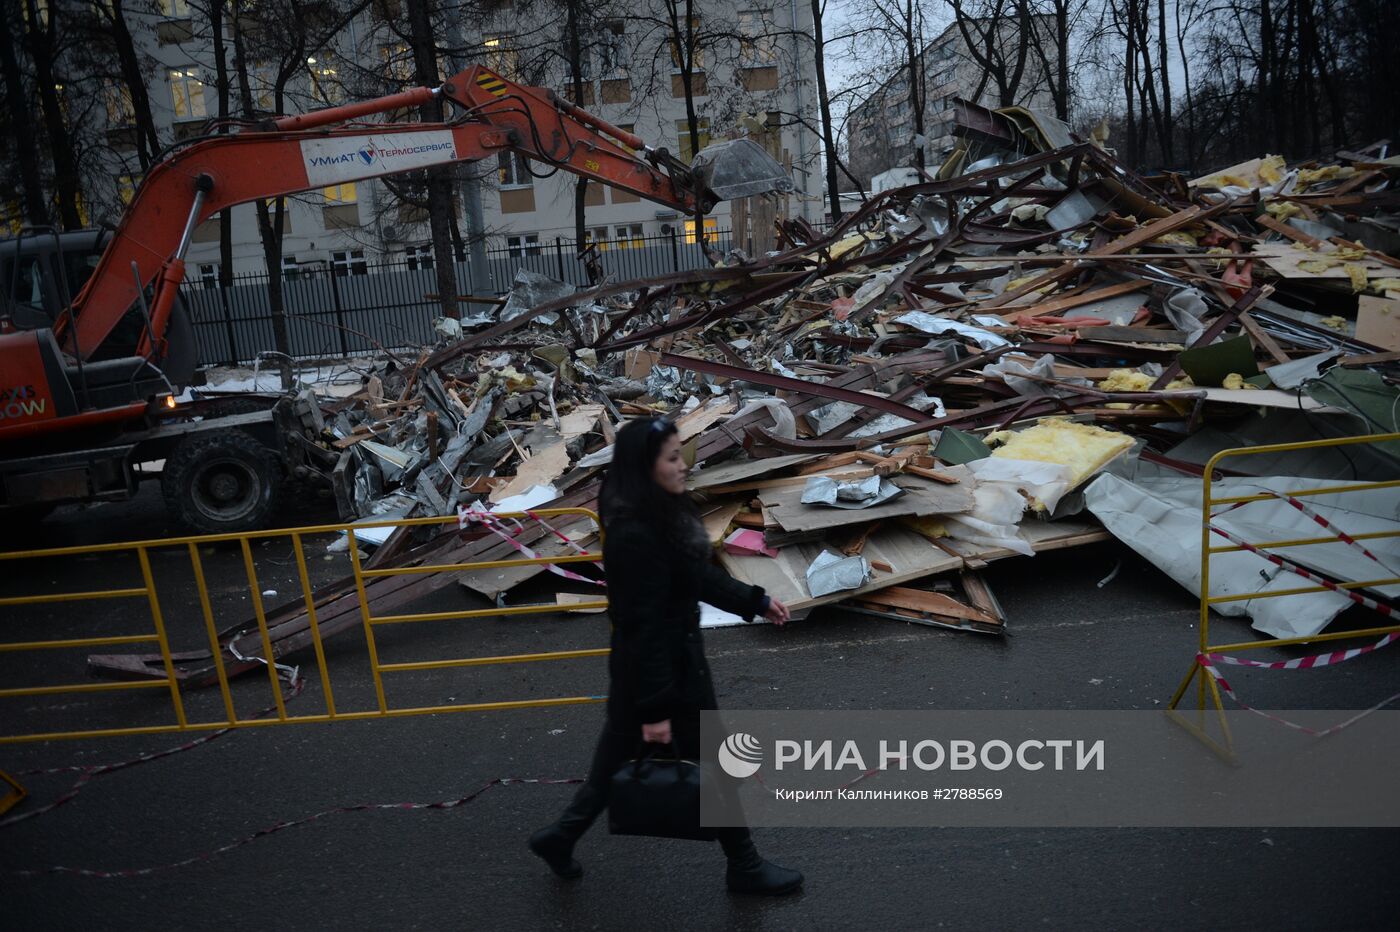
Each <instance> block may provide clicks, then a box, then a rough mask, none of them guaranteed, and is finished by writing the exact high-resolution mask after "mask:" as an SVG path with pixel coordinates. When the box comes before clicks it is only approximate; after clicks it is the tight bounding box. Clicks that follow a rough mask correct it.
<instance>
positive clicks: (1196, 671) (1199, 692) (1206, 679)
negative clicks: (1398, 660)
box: [1167, 433, 1400, 755]
mask: <svg viewBox="0 0 1400 932" xmlns="http://www.w3.org/2000/svg"><path fill="white" fill-rule="evenodd" d="M1396 440H1400V433H1393V434H1370V435H1366V436H1361V437H1342V438H1337V439H1332V440H1309V441H1304V442H1299V443H1275V444H1269V445H1267V446H1258V447H1237V448H1234V449H1229V450H1221V451H1220V452H1219V453H1217V454H1215V456H1213V457H1211V459H1210V462H1209V463H1207V464H1206V466H1205V474H1204V477H1203V480H1202V483H1203V484H1202V491H1203V494H1202V496H1201V597H1200V625H1199V627H1200V647H1199V650H1198V651H1197V653H1196V656H1195V659H1194V660H1193V661H1192V663H1191V669H1190V670H1189V671H1188V672H1187V674H1186V677H1185V678H1184V679H1183V680H1182V681H1181V685H1180V686H1178V687H1177V689H1176V692H1175V693H1174V694H1173V695H1172V698H1171V702H1170V703H1168V705H1167V708H1168V710H1169V711H1170V712H1171V713H1172V714H1173V717H1174V718H1175V720H1176V721H1177V722H1179V723H1180V724H1182V725H1184V726H1185V727H1187V728H1188V729H1189V730H1191V731H1192V732H1193V733H1194V734H1196V735H1197V737H1199V738H1201V739H1202V740H1203V741H1205V742H1206V743H1208V744H1210V745H1211V746H1212V747H1213V748H1214V749H1215V750H1217V751H1220V752H1222V753H1225V754H1227V755H1228V754H1229V753H1230V740H1231V739H1230V728H1229V725H1228V723H1227V722H1226V720H1225V705H1224V702H1223V701H1222V698H1221V695H1220V687H1219V686H1218V685H1217V684H1216V682H1215V678H1214V677H1212V676H1211V675H1210V674H1209V673H1208V672H1207V670H1206V668H1205V665H1204V664H1203V663H1202V662H1201V655H1203V654H1213V653H1223V652H1225V651H1244V650H1253V649H1256V648H1265V647H1285V646H1288V645H1291V644H1312V643H1317V642H1323V641H1337V640H1343V639H1354V638H1370V637H1384V636H1385V635H1387V634H1391V633H1393V632H1397V631H1400V625H1388V626H1384V627H1376V628H1366V629H1364V630H1359V631H1341V632H1334V633H1331V634H1314V635H1310V636H1307V637H1293V638H1270V639H1268V640H1255V641H1238V642H1235V643H1230V644H1212V643H1211V642H1210V607H1211V606H1212V605H1219V604H1221V603H1224V602H1238V601H1250V600H1255V599H1273V598H1279V597H1282V596H1289V595H1303V594H1305V593H1310V592H1326V591H1328V587H1326V586H1300V587H1298V588H1293V589H1280V590H1275V591H1273V592H1262V593H1244V594H1239V595H1222V596H1212V595H1211V594H1210V560H1211V557H1212V556H1213V555H1215V554H1218V553H1236V552H1238V551H1241V550H1246V549H1248V548H1245V547H1243V546H1240V545H1237V544H1233V543H1229V544H1226V545H1224V546H1212V544H1211V540H1212V531H1211V522H1212V519H1213V518H1214V517H1215V511H1214V508H1215V507H1216V506H1220V505H1225V506H1231V507H1233V506H1235V505H1240V504H1244V503H1247V502H1258V501H1268V500H1274V501H1277V498H1276V497H1275V496H1274V495H1272V494H1268V493H1264V494H1255V495H1231V496H1224V497H1221V498H1216V497H1214V494H1213V492H1212V489H1213V483H1214V476H1215V471H1216V467H1217V466H1219V464H1220V463H1221V462H1222V461H1224V460H1226V459H1230V458H1233V457H1242V456H1252V455H1258V454H1265V453H1287V452H1292V451H1295V450H1312V449H1319V448H1323V447H1342V446H1351V445H1355V444H1372V443H1387V442H1391V441H1396ZM1396 487H1400V479H1396V480H1386V481H1379V482H1355V483H1349V484H1346V485H1334V486H1330V487H1323V488H1307V489H1298V490H1290V491H1286V492H1283V493H1281V494H1283V495H1287V496H1291V497H1293V498H1299V499H1306V498H1308V497H1311V496H1317V495H1338V494H1344V493H1348V492H1364V491H1370V490H1374V489H1390V488H1396ZM1348 536H1350V537H1352V539H1354V540H1375V539H1378V538H1386V537H1400V531H1377V532H1373V533H1367V534H1354V535H1348ZM1336 542H1341V538H1340V537H1339V536H1338V535H1336V534H1333V535H1331V536H1323V537H1306V538H1296V539H1292V540H1267V541H1257V542H1256V541H1250V542H1249V543H1250V544H1251V545H1252V546H1253V547H1255V548H1258V549H1260V550H1266V549H1271V548H1272V549H1283V548H1288V547H1304V546H1308V545H1312V544H1325V543H1336ZM1299 578H1300V579H1301V578H1302V577H1299ZM1396 583H1400V577H1390V578H1385V579H1368V580H1362V581H1359V582H1351V583H1338V584H1337V588H1338V589H1343V590H1351V589H1368V588H1371V587H1373V586H1382V585H1394V584H1396ZM1192 680H1195V681H1196V706H1197V708H1196V714H1197V720H1196V721H1195V722H1194V723H1193V722H1191V721H1189V720H1186V719H1184V718H1183V717H1182V716H1181V715H1180V713H1178V712H1176V708H1177V706H1178V705H1179V704H1180V702H1181V700H1182V698H1183V697H1184V696H1185V695H1186V690H1187V689H1188V688H1190V686H1191V682H1192ZM1208 705H1213V706H1214V707H1215V712H1216V715H1217V716H1218V720H1219V725H1220V729H1221V734H1222V736H1223V738H1224V744H1223V746H1222V745H1220V744H1217V743H1216V742H1215V740H1214V739H1212V738H1211V737H1210V736H1209V735H1208V734H1207V733H1206V731H1205V720H1204V719H1205V714H1206V711H1207V707H1208Z"/></svg>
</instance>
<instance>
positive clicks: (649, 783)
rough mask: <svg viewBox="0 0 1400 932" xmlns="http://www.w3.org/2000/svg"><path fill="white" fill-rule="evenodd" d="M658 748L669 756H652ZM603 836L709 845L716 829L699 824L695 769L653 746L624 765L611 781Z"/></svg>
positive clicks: (694, 765)
mask: <svg viewBox="0 0 1400 932" xmlns="http://www.w3.org/2000/svg"><path fill="white" fill-rule="evenodd" d="M663 747H664V748H666V749H669V752H670V754H671V756H670V757H656V756H655V755H656V753H657V751H658V750H661V749H662V748H663ZM608 831H609V832H611V833H612V834H614V835H647V836H650V837H653V838H684V839H689V840H691V841H714V840H715V839H716V838H718V837H719V833H718V830H717V829H715V828H706V827H705V826H702V825H701V824H700V765H699V764H697V763H696V762H695V761H690V760H681V759H680V758H678V757H676V756H675V747H674V746H671V745H667V746H662V745H652V746H651V747H650V748H649V749H648V750H646V751H644V752H643V753H642V754H641V755H640V756H638V757H635V758H633V759H632V760H629V761H626V762H624V763H623V765H622V766H621V767H619V768H618V769H617V772H616V773H614V774H613V777H612V792H611V794H610V795H609V796H608Z"/></svg>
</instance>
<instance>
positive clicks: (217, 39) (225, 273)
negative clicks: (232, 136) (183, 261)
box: [208, 0, 233, 288]
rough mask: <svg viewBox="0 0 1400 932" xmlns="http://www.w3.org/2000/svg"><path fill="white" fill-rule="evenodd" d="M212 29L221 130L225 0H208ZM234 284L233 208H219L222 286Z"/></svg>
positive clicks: (225, 106)
mask: <svg viewBox="0 0 1400 932" xmlns="http://www.w3.org/2000/svg"><path fill="white" fill-rule="evenodd" d="M208 12H209V32H210V33H211V34H212V41H213V46H214V89H215V91H216V92H217V94H218V97H219V104H218V107H219V132H221V133H227V132H228V130H229V127H228V117H229V76H228V58H227V55H228V47H227V43H226V42H225V41H224V0H209V11H208ZM232 286H233V210H232V209H227V210H221V211H219V287H220V288H230V287H232Z"/></svg>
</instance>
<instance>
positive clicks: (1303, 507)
mask: <svg viewBox="0 0 1400 932" xmlns="http://www.w3.org/2000/svg"><path fill="white" fill-rule="evenodd" d="M1262 494H1264V495H1272V496H1273V497H1274V498H1276V499H1278V500H1279V501H1281V502H1285V503H1287V504H1289V505H1291V506H1292V507H1294V508H1296V509H1297V510H1298V511H1301V512H1302V513H1303V514H1304V515H1306V516H1307V517H1308V518H1310V519H1312V521H1313V523H1314V524H1316V525H1318V526H1319V527H1321V528H1323V529H1324V530H1328V531H1331V532H1332V533H1333V534H1334V535H1336V537H1337V540H1339V541H1341V542H1342V543H1344V544H1349V545H1351V546H1352V547H1355V548H1356V549H1357V550H1359V551H1361V553H1362V555H1363V556H1365V557H1366V558H1367V559H1369V560H1371V561H1372V562H1373V563H1376V564H1378V565H1379V566H1380V567H1381V568H1382V569H1384V570H1386V571H1388V572H1390V573H1392V574H1395V575H1397V576H1400V571H1397V570H1396V569H1395V567H1393V566H1390V565H1389V564H1388V563H1386V562H1385V561H1384V560H1382V559H1381V558H1380V557H1378V556H1376V555H1375V554H1374V553H1372V552H1371V551H1370V550H1369V549H1367V548H1366V547H1365V546H1364V545H1363V544H1362V543H1361V542H1360V541H1358V540H1357V539H1356V538H1354V537H1352V536H1351V535H1350V534H1348V533H1347V532H1346V531H1343V530H1342V529H1341V528H1339V527H1337V526H1336V525H1335V524H1333V523H1332V522H1331V521H1329V520H1327V519H1326V518H1324V517H1323V516H1322V515H1321V514H1319V513H1318V512H1317V511H1316V510H1315V509H1313V508H1311V507H1310V506H1309V505H1308V504H1307V502H1304V501H1302V500H1300V499H1297V498H1294V497H1293V496H1292V495H1286V494H1284V493H1283V492H1275V491H1274V490H1273V489H1264V490H1263V493H1262ZM1249 504H1253V503H1252V502H1236V503H1235V504H1233V505H1231V506H1230V507H1229V508H1225V509H1223V510H1221V511H1218V512H1216V513H1215V515H1214V517H1219V516H1220V515H1223V514H1225V513H1226V512H1229V511H1234V510H1235V509H1236V508H1243V507H1244V506H1245V505H1249Z"/></svg>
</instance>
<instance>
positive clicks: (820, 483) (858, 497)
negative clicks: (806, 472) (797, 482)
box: [802, 476, 904, 509]
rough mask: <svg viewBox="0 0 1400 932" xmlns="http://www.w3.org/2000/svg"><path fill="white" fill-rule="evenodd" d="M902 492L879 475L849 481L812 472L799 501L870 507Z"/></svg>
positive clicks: (815, 503) (893, 497)
mask: <svg viewBox="0 0 1400 932" xmlns="http://www.w3.org/2000/svg"><path fill="white" fill-rule="evenodd" d="M903 494H904V490H903V489H901V488H900V487H899V486H897V485H895V484H894V483H893V482H891V481H889V480H888V479H885V478H882V477H880V476H869V477H867V478H865V479H859V480H855V481H848V482H841V481H839V480H837V479H832V478H829V477H827V476H812V477H811V478H810V479H808V480H807V484H806V485H804V486H803V487H802V504H804V505H830V506H831V507H833V508H846V509H861V508H873V507H874V506H876V505H883V504H884V503H885V502H889V501H894V500H895V499H896V498H899V496H901V495H903Z"/></svg>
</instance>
